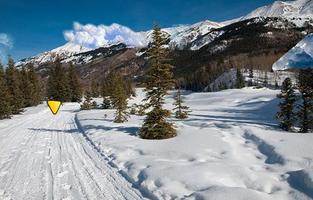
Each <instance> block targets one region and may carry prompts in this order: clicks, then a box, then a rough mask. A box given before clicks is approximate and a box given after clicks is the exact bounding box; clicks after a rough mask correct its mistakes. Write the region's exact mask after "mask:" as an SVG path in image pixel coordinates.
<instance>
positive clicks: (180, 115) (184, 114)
mask: <svg viewBox="0 0 313 200" xmlns="http://www.w3.org/2000/svg"><path fill="white" fill-rule="evenodd" d="M183 103H184V101H183V97H182V96H181V91H180V89H178V90H177V94H176V96H175V103H174V105H175V108H174V110H176V111H175V117H176V118H177V119H186V118H188V113H190V110H189V107H188V106H185V105H183Z"/></svg>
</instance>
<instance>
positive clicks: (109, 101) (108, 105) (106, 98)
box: [102, 97, 112, 109]
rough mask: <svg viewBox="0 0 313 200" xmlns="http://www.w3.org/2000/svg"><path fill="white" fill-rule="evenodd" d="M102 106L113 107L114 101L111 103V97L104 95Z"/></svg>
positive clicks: (104, 107)
mask: <svg viewBox="0 0 313 200" xmlns="http://www.w3.org/2000/svg"><path fill="white" fill-rule="evenodd" d="M102 108H103V109H111V108H112V103H111V100H110V98H108V97H103V102H102Z"/></svg>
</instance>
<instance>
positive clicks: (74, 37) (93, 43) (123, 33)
mask: <svg viewBox="0 0 313 200" xmlns="http://www.w3.org/2000/svg"><path fill="white" fill-rule="evenodd" d="M64 38H65V40H67V41H68V42H70V43H74V44H79V45H81V46H83V47H86V48H97V47H102V46H108V45H111V44H116V43H120V42H122V43H125V44H126V45H128V46H135V47H141V46H145V45H146V43H147V41H146V33H145V32H135V31H133V30H132V29H130V28H128V27H126V26H122V25H120V24H116V23H114V24H111V25H110V26H106V25H98V26H96V25H93V24H86V25H83V24H80V23H79V22H74V24H73V30H70V31H65V32H64Z"/></svg>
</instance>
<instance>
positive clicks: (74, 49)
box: [16, 20, 222, 66]
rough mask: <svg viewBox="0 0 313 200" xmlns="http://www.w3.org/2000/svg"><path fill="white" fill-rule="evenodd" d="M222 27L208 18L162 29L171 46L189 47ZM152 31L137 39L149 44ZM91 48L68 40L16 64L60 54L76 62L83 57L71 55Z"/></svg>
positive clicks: (142, 33)
mask: <svg viewBox="0 0 313 200" xmlns="http://www.w3.org/2000/svg"><path fill="white" fill-rule="evenodd" d="M220 27H222V25H221V24H219V23H216V22H211V21H208V20H206V21H203V22H199V23H196V24H193V25H190V26H188V25H181V26H177V27H170V28H164V29H162V31H164V32H166V33H168V34H169V38H170V43H169V45H170V47H172V48H178V49H183V48H185V47H187V45H188V44H190V43H191V42H193V41H195V40H196V39H197V38H198V37H200V36H202V35H204V34H207V33H208V32H209V31H211V30H213V29H216V28H220ZM151 33H152V31H151V30H150V31H146V32H137V34H136V38H135V39H136V40H140V41H141V42H140V44H145V45H147V44H148V43H149V42H150V41H151ZM214 36H215V35H213V36H212V37H211V41H212V40H213V39H214ZM139 37H140V38H139ZM129 40H132V38H129ZM208 42H209V41H207V40H206V41H203V42H198V44H196V45H194V46H193V47H192V49H198V48H200V47H202V46H203V45H205V44H207V43H208ZM118 43H119V42H116V43H112V44H108V45H106V46H103V47H110V46H114V45H117V44H118ZM129 47H134V46H129ZM140 47H142V46H140ZM97 48H99V47H97ZM97 48H96V49H97ZM91 50H95V48H90V47H85V46H84V45H79V44H76V43H73V42H68V43H66V44H65V45H63V46H61V47H58V48H56V49H53V50H51V51H48V52H44V53H41V54H39V55H37V56H34V57H31V58H27V59H23V60H21V61H19V62H17V63H16V65H17V66H20V65H23V64H27V63H30V62H31V63H33V64H34V65H35V66H38V65H41V64H44V63H47V62H51V61H53V60H54V59H55V58H56V56H59V57H60V58H61V60H64V61H73V62H75V61H76V60H81V58H80V57H79V56H78V57H77V56H76V57H75V58H71V57H73V56H75V55H77V54H80V53H83V52H87V51H91ZM89 61H92V60H91V59H90V60H88V59H87V60H86V62H85V63H88V62H89Z"/></svg>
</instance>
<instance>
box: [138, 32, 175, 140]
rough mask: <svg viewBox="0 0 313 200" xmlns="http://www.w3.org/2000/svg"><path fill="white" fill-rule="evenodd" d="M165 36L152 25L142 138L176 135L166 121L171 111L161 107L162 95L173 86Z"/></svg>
mask: <svg viewBox="0 0 313 200" xmlns="http://www.w3.org/2000/svg"><path fill="white" fill-rule="evenodd" d="M166 41H167V37H166V35H165V34H164V33H163V32H162V31H161V29H160V27H159V26H154V29H153V33H152V43H151V45H150V48H149V50H148V53H149V65H150V66H149V71H148V72H147V77H146V88H145V92H146V99H145V100H146V101H147V105H146V107H147V108H150V109H151V110H150V111H149V112H148V113H147V116H146V118H145V120H144V124H143V125H142V127H141V129H140V136H141V138H144V139H166V138H171V137H174V136H176V130H175V129H174V127H173V125H172V124H171V123H170V122H168V121H167V118H168V117H170V115H171V112H170V111H169V110H167V109H164V108H163V105H164V96H165V95H166V94H167V91H168V90H169V89H171V88H172V86H173V73H172V66H171V65H170V64H169V63H168V58H167V57H168V49H166V47H165V46H164V45H165V44H166Z"/></svg>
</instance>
